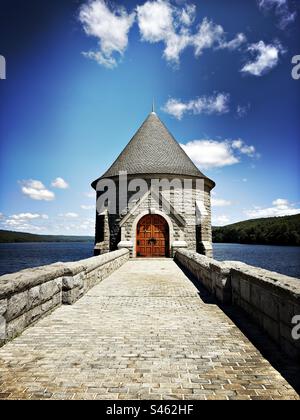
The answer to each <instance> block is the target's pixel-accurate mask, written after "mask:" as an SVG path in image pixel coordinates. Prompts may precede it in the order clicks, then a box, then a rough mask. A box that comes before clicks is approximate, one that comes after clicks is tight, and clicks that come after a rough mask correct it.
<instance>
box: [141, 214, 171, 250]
mask: <svg viewBox="0 0 300 420" xmlns="http://www.w3.org/2000/svg"><path fill="white" fill-rule="evenodd" d="M169 249H170V235H169V225H168V222H167V220H166V219H165V218H164V217H163V216H161V215H159V214H147V215H145V216H143V217H141V218H140V220H139V221H138V223H137V226H136V256H137V257H149V258H155V257H168V256H169Z"/></svg>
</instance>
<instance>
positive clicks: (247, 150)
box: [231, 139, 255, 157]
mask: <svg viewBox="0 0 300 420" xmlns="http://www.w3.org/2000/svg"><path fill="white" fill-rule="evenodd" d="M231 146H232V148H233V149H238V150H239V151H240V152H241V153H243V154H244V155H248V156H251V157H253V156H254V155H255V147H254V146H248V145H247V144H245V143H244V142H243V140H241V139H238V140H234V141H233V142H232V143H231Z"/></svg>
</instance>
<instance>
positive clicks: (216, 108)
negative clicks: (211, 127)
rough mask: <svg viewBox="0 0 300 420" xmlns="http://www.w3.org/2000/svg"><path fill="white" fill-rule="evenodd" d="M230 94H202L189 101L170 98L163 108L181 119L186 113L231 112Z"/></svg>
mask: <svg viewBox="0 0 300 420" xmlns="http://www.w3.org/2000/svg"><path fill="white" fill-rule="evenodd" d="M229 100H230V95H229V94H226V93H214V94H213V95H211V96H201V97H199V98H196V99H192V100H191V101H188V102H182V101H180V100H178V99H175V98H170V99H169V100H168V101H167V102H166V104H165V105H164V107H163V108H162V109H163V111H165V112H166V113H167V114H170V115H173V116H174V117H175V118H177V119H179V120H180V119H181V118H182V117H183V115H184V114H185V113H192V114H194V115H199V114H209V115H210V114H219V115H220V114H225V113H227V112H229Z"/></svg>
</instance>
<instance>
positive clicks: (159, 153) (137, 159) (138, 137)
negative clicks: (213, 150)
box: [92, 112, 206, 186]
mask: <svg viewBox="0 0 300 420" xmlns="http://www.w3.org/2000/svg"><path fill="white" fill-rule="evenodd" d="M119 171H127V174H128V175H142V174H143V175H144V174H170V175H178V176H184V175H185V176H192V177H197V178H206V177H205V175H203V174H202V173H201V172H200V171H199V169H198V168H197V167H196V166H195V165H194V163H193V162H192V161H191V159H190V158H189V157H188V155H187V154H186V153H185V151H184V150H183V149H182V148H181V147H180V145H179V144H178V143H177V141H176V140H175V139H174V137H173V136H172V134H171V133H170V132H169V131H168V129H167V128H166V126H165V125H164V124H163V123H162V121H161V120H160V119H159V117H158V116H157V115H156V113H155V112H151V113H150V114H149V115H148V117H147V118H146V120H145V121H144V122H143V124H142V125H141V127H140V128H139V130H138V131H137V132H136V134H135V135H134V136H133V137H132V139H131V140H130V142H129V143H128V144H127V146H126V147H125V149H124V150H123V151H122V152H121V154H120V155H119V156H118V158H117V159H116V160H115V162H114V163H113V164H112V165H111V167H110V168H109V169H108V170H107V171H106V172H105V173H104V174H103V175H102V177H101V178H111V177H114V176H118V175H119ZM96 181H97V180H96ZM96 181H94V182H93V184H92V185H93V186H95V183H96Z"/></svg>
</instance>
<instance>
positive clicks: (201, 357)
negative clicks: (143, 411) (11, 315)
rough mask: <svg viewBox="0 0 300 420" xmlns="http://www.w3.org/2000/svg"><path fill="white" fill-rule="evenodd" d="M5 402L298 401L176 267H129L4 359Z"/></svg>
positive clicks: (1, 392)
mask: <svg viewBox="0 0 300 420" xmlns="http://www.w3.org/2000/svg"><path fill="white" fill-rule="evenodd" d="M0 398H2V399H15V398H18V399H21V398H22V399H36V398H47V399H48V398H49V399H170V398H176V399H177V398H179V399H262V398H269V399H270V398H272V399H297V398H299V397H297V393H296V392H295V391H294V390H293V388H291V386H290V385H289V384H288V383H287V382H286V380H285V379H283V377H282V376H281V375H280V373H279V372H277V371H276V370H275V369H274V368H273V367H272V366H271V365H270V364H269V362H268V361H267V360H266V359H265V358H263V357H262V356H261V354H260V353H259V352H258V350H256V348H255V347H254V346H253V345H252V344H251V343H250V341H249V340H248V339H247V338H246V337H245V336H244V335H243V334H242V333H241V331H240V330H239V329H238V328H237V327H236V326H235V325H234V324H233V322H232V321H231V320H230V319H229V318H228V317H227V316H226V315H225V313H224V312H223V311H222V310H221V309H220V308H219V307H218V306H217V305H215V304H210V303H207V302H205V301H203V300H202V299H201V298H200V296H199V294H198V290H197V288H196V287H195V286H194V285H193V283H192V282H191V281H190V280H189V279H188V278H187V277H186V276H185V274H184V273H183V272H182V271H181V270H180V269H179V268H178V267H177V265H176V264H175V263H174V262H173V261H172V260H167V259H165V260H131V261H129V262H128V263H126V264H125V265H124V266H123V267H121V269H119V270H118V271H116V272H115V273H114V274H113V275H111V276H110V277H109V278H107V279H105V280H104V281H103V282H102V283H101V284H99V285H98V286H96V287H95V288H93V289H92V290H91V291H90V292H89V293H88V294H87V295H85V296H84V297H83V298H82V299H81V300H79V301H78V302H77V303H76V304H75V305H73V306H63V307H61V308H59V309H57V310H56V311H55V312H54V313H52V315H50V316H48V317H47V318H45V319H43V320H41V321H39V322H38V323H37V324H36V325H35V326H34V327H31V328H29V329H27V330H26V331H25V332H24V333H23V334H22V335H21V336H20V337H18V338H17V339H15V340H14V341H13V342H11V343H9V344H7V345H6V346H4V347H3V348H2V349H0Z"/></svg>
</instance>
